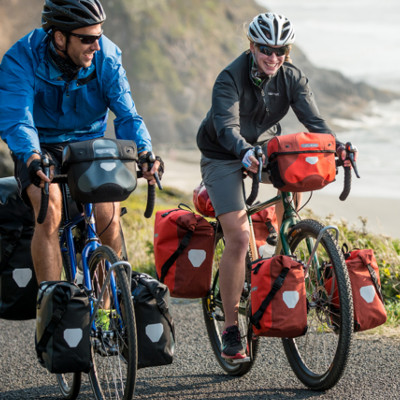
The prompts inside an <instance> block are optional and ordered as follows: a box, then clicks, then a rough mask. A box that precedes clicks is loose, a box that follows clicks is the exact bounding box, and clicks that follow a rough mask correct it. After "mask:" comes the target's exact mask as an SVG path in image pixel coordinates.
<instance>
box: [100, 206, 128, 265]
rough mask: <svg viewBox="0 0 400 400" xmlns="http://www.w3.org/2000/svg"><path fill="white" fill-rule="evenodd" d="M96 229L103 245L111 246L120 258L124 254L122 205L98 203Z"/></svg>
mask: <svg viewBox="0 0 400 400" xmlns="http://www.w3.org/2000/svg"><path fill="white" fill-rule="evenodd" d="M95 212H96V223H97V226H96V229H97V233H98V234H99V235H100V240H101V242H102V244H105V245H107V246H110V247H111V248H112V249H114V250H115V252H116V253H117V254H118V256H119V257H120V256H121V252H122V239H121V232H120V224H119V220H120V205H119V203H97V204H96V205H95Z"/></svg>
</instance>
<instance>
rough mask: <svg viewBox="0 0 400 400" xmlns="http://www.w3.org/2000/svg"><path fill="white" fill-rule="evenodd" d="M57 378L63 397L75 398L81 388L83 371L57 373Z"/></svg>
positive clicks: (70, 399) (71, 399) (69, 399)
mask: <svg viewBox="0 0 400 400" xmlns="http://www.w3.org/2000/svg"><path fill="white" fill-rule="evenodd" d="M56 378H57V383H58V387H59V389H60V391H61V394H62V396H63V398H64V399H68V400H75V399H76V398H77V397H78V395H79V390H80V388H81V373H80V372H76V373H70V374H57V375H56Z"/></svg>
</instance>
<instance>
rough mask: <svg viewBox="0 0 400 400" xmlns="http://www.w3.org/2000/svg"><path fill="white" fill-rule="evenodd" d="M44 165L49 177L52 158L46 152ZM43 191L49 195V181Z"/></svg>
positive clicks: (43, 160)
mask: <svg viewBox="0 0 400 400" xmlns="http://www.w3.org/2000/svg"><path fill="white" fill-rule="evenodd" d="M42 166H43V172H44V174H45V175H46V176H47V177H48V178H49V176H50V160H49V157H48V156H47V154H45V155H44V156H43V158H42ZM43 193H44V194H45V195H46V196H48V195H49V182H45V183H44V188H43Z"/></svg>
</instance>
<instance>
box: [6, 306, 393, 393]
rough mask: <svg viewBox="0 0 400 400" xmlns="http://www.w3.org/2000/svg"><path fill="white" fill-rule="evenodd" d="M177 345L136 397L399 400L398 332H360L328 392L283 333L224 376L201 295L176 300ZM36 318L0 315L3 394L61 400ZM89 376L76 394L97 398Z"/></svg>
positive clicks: (141, 380) (141, 379) (144, 375)
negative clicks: (307, 376)
mask: <svg viewBox="0 0 400 400" xmlns="http://www.w3.org/2000/svg"><path fill="white" fill-rule="evenodd" d="M171 311H172V316H173V318H174V320H175V326H176V334H177V349H176V355H175V358H174V362H173V363H172V364H171V365H169V366H163V367H155V368H146V369H141V370H139V373H138V379H137V384H136V391H135V397H134V398H135V399H148V400H150V399H163V400H168V399H182V400H189V399H193V400H206V399H210V400H211V399H224V400H231V399H232V400H233V399H235V400H236V399H237V400H253V399H335V400H339V399H374V400H376V399H386V400H387V399H399V398H400V393H399V391H400V338H397V339H396V338H384V337H381V336H375V335H365V334H357V335H355V338H354V341H353V347H352V353H351V357H350V361H349V363H348V366H347V368H346V370H345V373H344V376H343V378H342V379H341V380H340V381H339V383H338V384H337V385H336V386H335V387H334V388H332V389H330V390H329V391H327V392H323V393H320V392H313V391H310V390H308V389H307V388H306V387H304V385H303V384H302V383H301V382H299V381H298V379H297V378H296V376H295V375H294V373H293V372H292V370H291V369H290V366H289V364H288V362H287V360H286V357H285V355H284V352H283V348H282V345H281V342H280V340H279V339H270V338H262V339H261V340H262V341H261V348H260V351H259V355H258V358H257V360H256V362H255V364H254V366H253V368H252V370H251V371H250V372H249V373H248V374H247V375H245V376H243V377H240V378H234V377H229V376H227V375H226V374H225V373H224V372H223V371H222V369H221V368H220V367H219V365H218V364H217V362H216V360H215V358H214V356H213V353H212V351H211V347H210V344H209V343H208V338H207V335H206V330H205V326H204V323H203V317H202V312H201V305H200V302H199V301H197V300H196V301H184V300H179V299H174V300H173V304H172V310H171ZM34 326H35V325H34V321H21V322H20V321H5V320H0V399H1V400H3V399H4V400H11V399H14V400H22V399H30V400H31V399H59V398H61V396H60V394H59V391H58V387H57V384H56V380H55V377H54V376H53V375H51V374H49V373H48V372H47V371H46V370H45V369H44V368H43V367H41V366H40V365H39V363H38V362H37V360H36V356H35V350H34ZM92 398H93V396H92V394H91V391H90V387H89V384H88V380H87V377H86V376H84V383H83V388H82V390H81V393H80V395H79V397H78V399H92Z"/></svg>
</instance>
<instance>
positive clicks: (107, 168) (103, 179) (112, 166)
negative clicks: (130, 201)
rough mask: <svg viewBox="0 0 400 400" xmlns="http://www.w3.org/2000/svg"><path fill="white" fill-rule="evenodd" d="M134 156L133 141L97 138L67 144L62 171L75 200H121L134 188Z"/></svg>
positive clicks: (98, 201)
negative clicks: (66, 176) (65, 175)
mask: <svg viewBox="0 0 400 400" xmlns="http://www.w3.org/2000/svg"><path fill="white" fill-rule="evenodd" d="M137 159H138V158H137V149H136V144H135V142H134V141H132V140H117V139H108V138H98V139H92V140H87V141H83V142H75V143H70V144H68V145H67V146H66V147H65V149H64V153H63V167H62V171H63V172H67V173H68V186H69V188H70V191H71V196H72V198H73V199H74V200H76V201H77V202H80V203H102V202H113V201H123V200H125V199H127V198H128V196H129V195H130V194H131V193H132V192H133V191H134V190H135V188H136V185H137V173H136V162H137Z"/></svg>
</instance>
